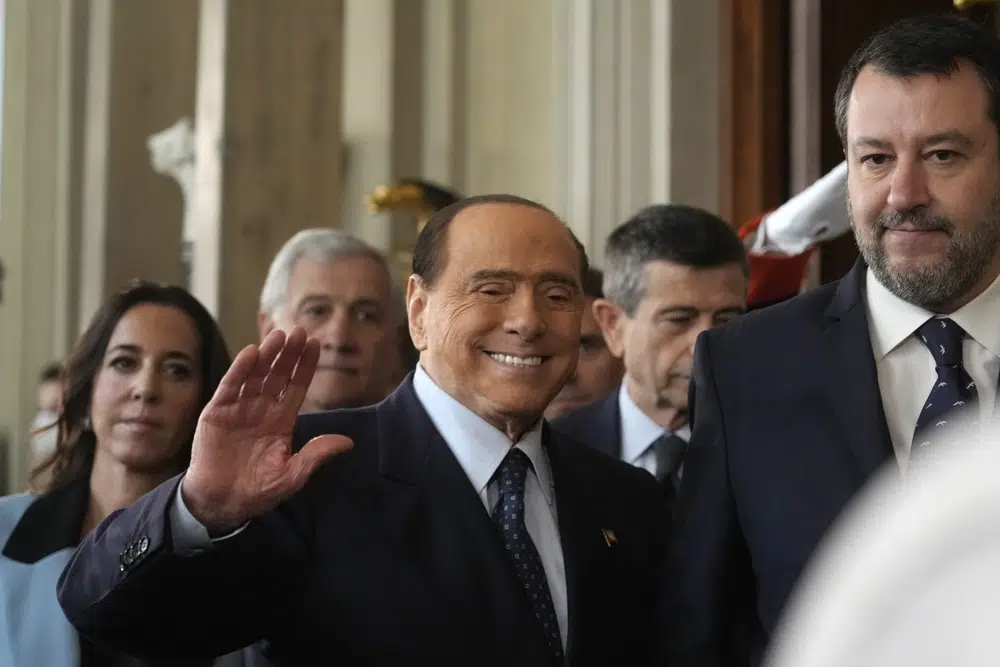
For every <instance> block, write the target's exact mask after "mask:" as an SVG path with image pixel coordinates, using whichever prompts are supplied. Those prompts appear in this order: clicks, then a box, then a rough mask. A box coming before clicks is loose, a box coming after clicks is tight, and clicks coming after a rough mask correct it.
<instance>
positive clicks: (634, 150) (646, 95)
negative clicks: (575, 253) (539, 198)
mask: <svg viewBox="0 0 1000 667" xmlns="http://www.w3.org/2000/svg"><path fill="white" fill-rule="evenodd" d="M552 8H553V11H554V18H553V22H552V28H553V38H552V42H553V45H554V47H555V53H554V72H553V82H554V83H553V87H554V90H555V91H556V97H555V103H554V104H553V106H552V109H553V113H554V115H555V121H554V130H555V144H556V156H557V157H556V169H555V173H556V174H558V175H559V181H558V183H557V188H556V190H557V193H556V195H555V197H554V199H553V204H554V205H555V206H556V208H557V209H558V210H559V211H560V212H561V213H563V214H564V215H565V216H566V218H567V220H568V222H569V224H570V225H571V226H572V227H573V228H574V230H576V232H577V233H578V235H579V236H580V238H581V240H582V241H583V242H584V244H585V245H586V246H587V249H588V251H589V253H590V254H591V256H592V259H593V260H594V263H595V264H599V263H600V256H601V253H602V252H603V247H604V240H605V238H606V237H607V235H608V234H609V233H610V232H611V230H612V229H614V228H615V227H616V226H617V225H618V224H619V223H621V222H622V221H624V220H625V219H626V218H627V217H628V216H629V215H631V214H632V213H633V212H635V211H636V210H637V209H639V208H641V207H643V206H646V205H648V204H651V203H657V202H674V203H685V204H692V205H696V206H701V207H704V208H707V209H709V210H712V211H718V209H719V203H720V202H719V138H718V135H719V127H720V122H719V95H720V77H719V54H718V36H719V32H720V7H719V0H699V1H698V2H686V1H685V0H632V1H630V2H620V3H612V2H603V1H602V0H553V5H552Z"/></svg>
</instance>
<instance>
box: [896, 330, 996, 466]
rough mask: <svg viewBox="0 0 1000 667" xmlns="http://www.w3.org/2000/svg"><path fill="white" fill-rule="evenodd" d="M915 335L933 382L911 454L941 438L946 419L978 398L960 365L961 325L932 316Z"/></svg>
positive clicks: (966, 373) (963, 335) (972, 403)
mask: <svg viewBox="0 0 1000 667" xmlns="http://www.w3.org/2000/svg"><path fill="white" fill-rule="evenodd" d="M917 336H918V337H919V338H920V340H921V341H922V342H923V343H924V345H926V346H927V349H929V350H930V351H931V355H933V357H934V363H935V364H936V366H937V368H936V370H937V381H936V382H935V383H934V387H933V388H932V389H931V393H930V395H929V396H927V401H926V402H925V403H924V407H923V409H922V410H921V411H920V416H919V417H918V418H917V427H916V429H914V435H913V448H912V449H913V451H911V456H914V455H917V454H919V450H920V449H923V448H926V447H931V446H933V445H934V443H935V441H936V440H940V438H941V434H940V430H939V429H941V428H942V427H944V426H947V425H948V421H949V419H952V418H953V417H954V416H955V414H956V413H957V412H960V411H962V410H969V409H973V410H974V409H975V407H976V406H977V405H978V401H979V394H978V392H977V391H976V383H975V382H973V381H972V377H970V376H969V374H968V372H966V370H965V366H963V365H962V340H963V339H964V338H965V331H963V330H962V327H960V326H958V325H957V324H955V323H954V322H952V321H951V320H950V319H947V318H936V319H932V320H928V321H927V322H925V323H924V324H923V325H922V326H921V327H920V328H919V329H917Z"/></svg>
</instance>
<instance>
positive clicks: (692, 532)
mask: <svg viewBox="0 0 1000 667" xmlns="http://www.w3.org/2000/svg"><path fill="white" fill-rule="evenodd" d="M865 271H866V267H865V266H864V264H862V263H860V262H859V263H858V264H857V265H856V266H855V267H854V268H853V269H852V270H851V272H850V273H849V274H848V275H847V276H846V277H845V278H844V279H843V280H841V281H840V282H839V283H834V284H830V285H825V286H823V287H820V288H818V289H816V290H814V291H812V292H809V293H806V294H804V295H802V296H799V297H796V298H795V299H792V300H790V301H787V302H785V303H781V304H778V305H775V306H772V307H770V308H768V309H766V310H762V311H758V312H754V313H750V314H748V315H746V316H745V317H742V318H739V319H737V320H735V321H733V322H732V323H730V324H727V325H726V326H723V327H721V328H717V329H713V330H710V331H707V332H705V333H704V334H702V336H701V337H700V339H699V341H698V344H697V347H696V352H695V362H694V374H693V375H694V377H693V384H692V388H691V399H690V405H691V408H692V410H693V416H694V418H693V432H692V437H691V448H690V450H689V452H688V456H687V459H686V463H685V473H684V481H683V483H682V484H681V489H680V498H679V508H678V513H677V514H678V521H677V523H676V524H675V526H674V530H675V540H674V541H673V544H672V547H671V556H670V559H669V567H668V572H669V573H670V575H669V576H670V579H671V582H672V583H671V585H669V586H668V588H667V597H668V604H669V613H668V621H667V625H666V626H665V630H666V631H667V633H668V635H669V654H670V657H671V658H672V660H671V663H670V664H671V665H672V667H687V666H688V665H713V666H715V665H724V666H727V667H728V666H729V665H734V666H742V665H746V664H757V663H758V662H759V661H760V658H761V654H762V651H763V650H764V648H765V645H766V643H767V640H768V639H769V638H770V635H771V633H772V632H773V630H774V628H775V625H776V623H777V622H778V620H779V617H780V616H781V613H782V610H783V609H784V607H785V604H786V602H787V600H788V597H789V594H790V593H791V592H792V590H793V587H794V586H795V584H796V582H797V580H798V578H799V576H800V574H801V573H802V571H803V568H804V567H805V565H806V564H807V562H808V561H809V559H810V557H811V556H812V554H813V551H814V550H815V548H816V546H817V544H818V543H819V542H820V540H821V539H822V538H823V536H824V534H825V533H826V532H827V530H828V528H829V527H830V525H831V524H832V523H833V522H834V520H835V519H836V518H837V517H838V515H839V514H840V513H841V511H842V510H843V508H844V506H845V505H846V504H847V503H848V502H849V501H850V500H851V498H852V497H854V495H855V494H856V493H857V492H858V491H859V490H860V489H861V488H862V486H864V485H865V483H866V482H867V480H868V479H869V478H870V477H871V476H872V475H873V473H875V472H876V471H877V470H878V469H879V468H880V467H881V466H882V465H883V464H884V463H885V462H886V461H887V460H890V459H891V458H892V444H891V441H890V439H889V433H888V428H887V426H886V423H885V415H884V414H883V410H882V400H881V394H880V392H879V386H878V378H877V374H876V367H875V361H874V355H873V353H872V347H871V342H870V338H869V332H868V321H867V316H866V309H865V306H864V302H863V298H862V294H863V290H864V281H865ZM746 614H749V619H750V637H749V638H748V641H742V642H733V641H732V637H733V636H734V632H735V633H736V634H740V631H741V630H742V629H745V627H746V625H745V624H746V621H747V618H746V616H745V615H746ZM734 628H736V630H734Z"/></svg>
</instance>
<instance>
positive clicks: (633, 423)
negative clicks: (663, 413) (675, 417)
mask: <svg viewBox="0 0 1000 667" xmlns="http://www.w3.org/2000/svg"><path fill="white" fill-rule="evenodd" d="M618 413H619V414H620V415H621V420H622V424H621V429H622V432H621V442H622V455H621V456H622V461H624V462H626V463H631V464H632V465H634V466H636V467H637V468H642V469H643V470H647V471H649V473H650V474H651V475H653V476H654V477H656V473H657V472H658V471H657V469H656V452H655V451H654V450H653V442H655V441H656V439H657V438H659V437H660V436H661V435H663V434H664V433H666V432H667V431H666V429H664V428H663V427H662V426H660V425H659V424H657V423H656V422H655V421H653V420H652V419H650V417H649V415H647V414H646V413H645V412H643V411H642V410H640V409H639V406H638V405H636V404H635V401H633V400H632V397H631V396H630V395H629V393H628V387H626V386H625V383H624V382H622V385H621V388H620V389H619V390H618ZM674 434H675V435H677V436H679V437H681V438H683V439H684V440H690V439H691V428H690V427H689V426H683V427H681V428H679V429H677V430H676V431H674ZM678 472H679V471H678Z"/></svg>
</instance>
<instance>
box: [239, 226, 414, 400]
mask: <svg viewBox="0 0 1000 667" xmlns="http://www.w3.org/2000/svg"><path fill="white" fill-rule="evenodd" d="M404 316H405V311H404V304H403V297H402V293H401V291H400V290H399V287H398V284H397V282H396V281H395V280H394V276H393V273H392V269H391V268H390V265H389V263H388V261H387V260H386V258H385V256H383V255H382V253H380V252H379V251H378V250H376V249H375V248H373V247H372V246H370V245H368V244H367V243H365V242H364V241H361V240H359V239H357V238H354V237H352V236H350V235H348V234H345V233H344V232H341V231H338V230H335V229H307V230H304V231H301V232H299V233H297V234H296V235H295V236H293V237H292V238H291V239H289V240H288V242H287V243H285V245H284V246H283V247H282V248H281V250H279V251H278V254H277V255H276V256H275V258H274V261H273V262H272V263H271V268H270V270H269V271H268V273H267V279H266V280H265V282H264V288H263V289H262V290H261V294H260V313H259V315H258V326H259V329H260V337H261V340H263V339H264V337H265V336H267V334H268V333H270V332H271V331H273V330H274V329H281V330H283V331H286V332H289V331H291V330H292V327H294V326H300V327H302V328H303V329H305V330H306V332H307V333H308V334H309V336H312V337H315V338H318V339H319V341H320V343H321V351H320V361H319V365H318V367H317V369H316V374H315V375H314V376H313V379H312V383H311V384H310V385H309V391H308V393H307V395H306V399H305V401H304V403H303V405H302V411H303V412H318V411H322V410H329V409H333V408H348V407H359V406H364V405H370V404H372V403H376V402H378V401H380V400H382V399H383V398H384V397H385V395H386V389H387V387H388V386H389V385H390V382H391V378H393V377H397V376H398V374H399V364H400V362H399V356H400V355H399V352H398V350H399V339H398V335H399V331H400V324H401V322H403V321H404Z"/></svg>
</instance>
